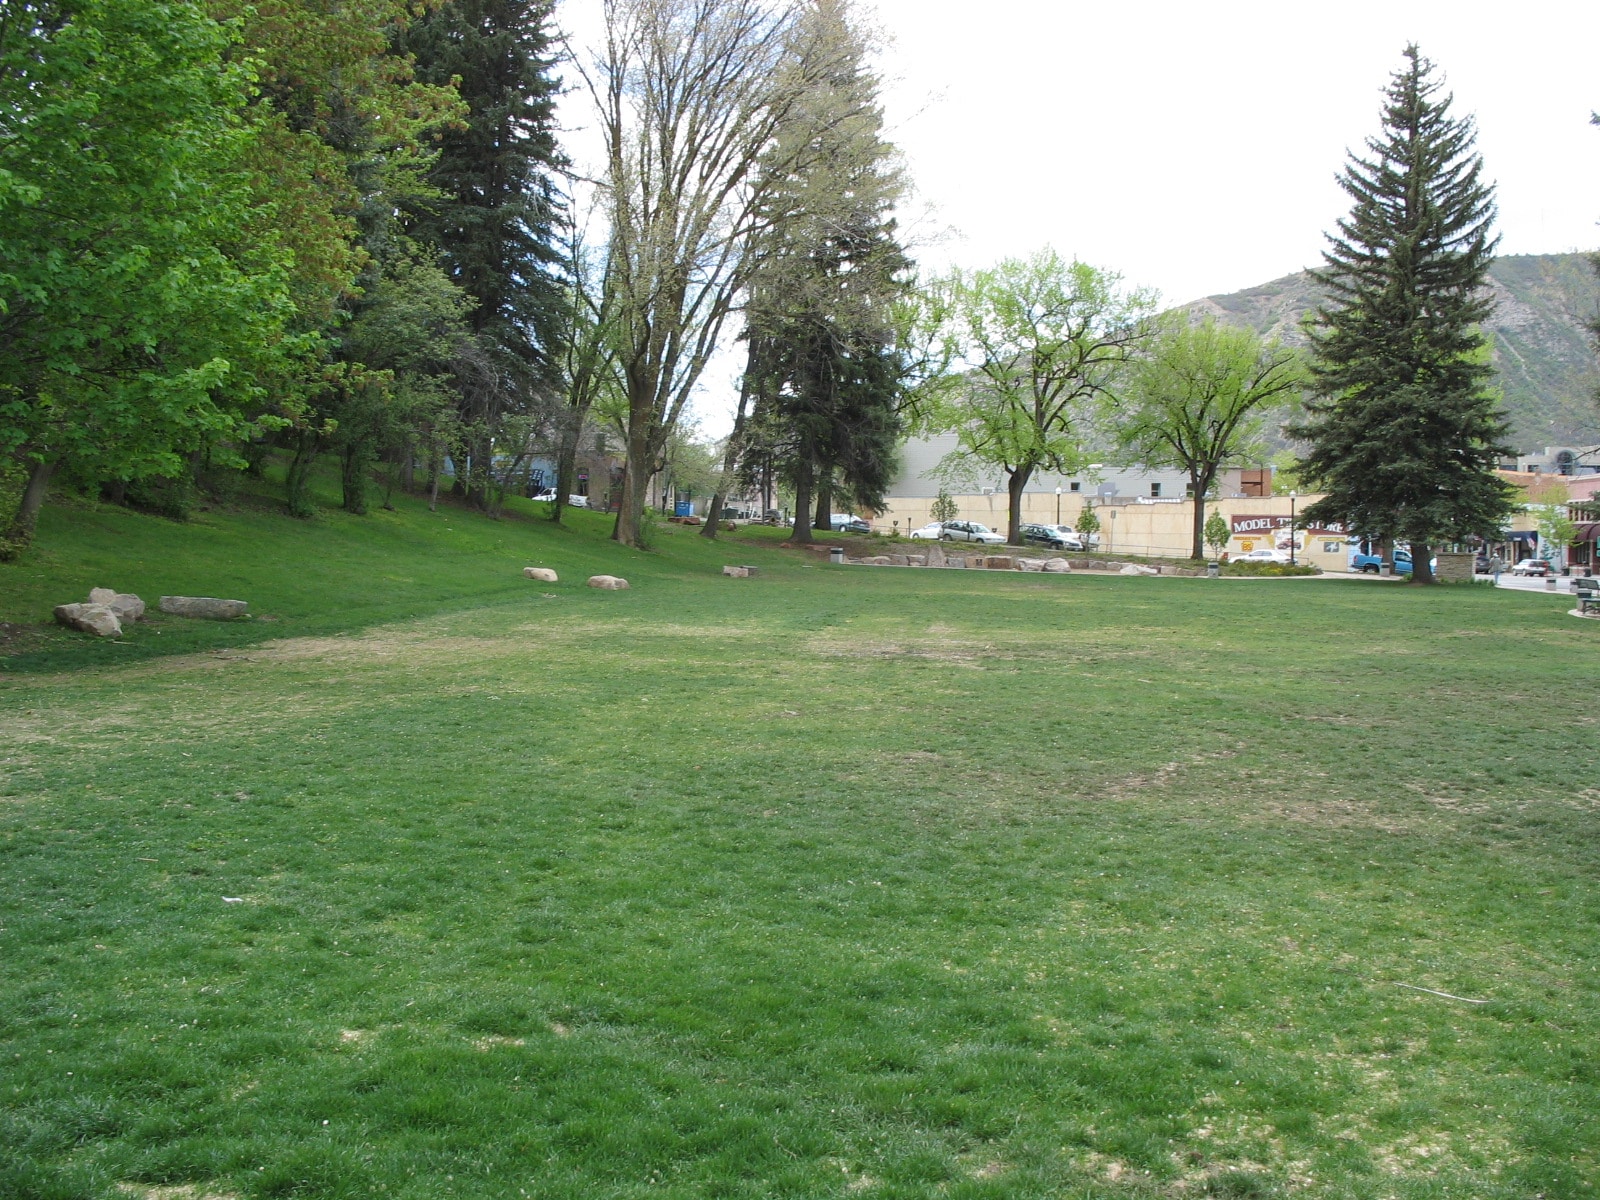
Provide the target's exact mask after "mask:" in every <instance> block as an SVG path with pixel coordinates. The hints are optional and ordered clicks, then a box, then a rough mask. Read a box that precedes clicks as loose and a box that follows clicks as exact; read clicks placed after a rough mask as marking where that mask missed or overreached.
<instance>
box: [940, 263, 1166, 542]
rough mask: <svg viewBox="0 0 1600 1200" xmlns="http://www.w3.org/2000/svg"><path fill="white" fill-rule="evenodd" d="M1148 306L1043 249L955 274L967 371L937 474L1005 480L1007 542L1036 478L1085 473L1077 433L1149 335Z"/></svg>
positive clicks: (953, 401)
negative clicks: (977, 467) (950, 443)
mask: <svg viewBox="0 0 1600 1200" xmlns="http://www.w3.org/2000/svg"><path fill="white" fill-rule="evenodd" d="M1154 308H1155V294H1154V293H1153V292H1150V291H1148V290H1145V289H1132V290H1126V289H1124V288H1123V287H1122V284H1121V278H1120V276H1118V275H1115V274H1113V273H1112V272H1109V271H1103V270H1100V269H1098V268H1095V267H1091V266H1089V265H1088V264H1086V263H1080V262H1070V263H1069V262H1067V261H1066V260H1064V259H1062V258H1061V257H1060V256H1059V255H1058V254H1056V252H1055V251H1054V250H1048V249H1047V250H1042V251H1040V252H1038V253H1036V254H1034V255H1033V256H1032V257H1031V258H1027V259H1015V258H1013V259H1007V260H1005V261H1004V262H1002V263H1000V264H999V265H998V266H996V267H992V268H990V269H988V270H983V271H977V272H974V273H972V274H969V275H963V274H958V275H957V276H956V278H955V281H954V288H953V314H952V335H953V338H954V340H955V343H956V345H957V354H958V358H959V361H961V362H962V363H964V364H965V365H966V367H967V368H968V371H969V374H968V378H967V386H966V387H964V388H961V389H960V390H959V391H956V392H954V393H953V395H952V396H951V397H949V398H947V399H946V401H945V403H944V406H943V414H942V419H941V420H940V421H939V422H938V423H940V424H942V425H943V426H944V427H945V428H947V429H954V430H955V431H956V432H957V434H958V437H959V442H958V445H957V449H956V450H955V451H954V452H953V453H952V454H951V455H950V456H948V457H947V459H946V462H945V463H944V464H942V465H943V467H944V469H945V471H946V473H947V474H958V475H964V476H965V475H970V474H971V465H972V463H973V462H976V463H981V464H984V465H987V466H990V467H998V468H1000V469H1001V470H1002V471H1004V473H1005V476H1006V491H1007V493H1008V497H1009V500H1010V504H1009V508H1008V513H1009V515H1008V522H1009V523H1008V530H1007V532H1008V540H1009V541H1011V542H1017V541H1018V540H1019V538H1020V536H1021V525H1022V495H1023V492H1024V491H1025V490H1026V488H1027V486H1028V481H1029V480H1030V479H1032V478H1033V476H1034V473H1035V472H1037V471H1039V470H1053V471H1063V472H1072V471H1076V470H1077V469H1079V468H1080V467H1081V466H1082V465H1083V459H1084V455H1083V452H1082V450H1081V449H1080V443H1081V441H1082V437H1083V434H1082V430H1081V428H1080V426H1081V425H1082V424H1083V423H1085V422H1086V421H1087V419H1088V417H1089V415H1090V414H1089V410H1090V409H1091V408H1093V407H1097V406H1098V405H1099V404H1100V403H1101V402H1103V400H1104V397H1105V396H1106V395H1107V394H1108V393H1109V392H1110V390H1111V388H1112V386H1113V384H1114V382H1115V381H1116V379H1117V377H1118V375H1119V374H1120V372H1121V371H1122V369H1123V367H1124V364H1126V363H1127V362H1128V360H1129V359H1130V358H1131V357H1132V355H1133V354H1134V352H1135V351H1136V350H1137V349H1138V348H1139V347H1140V346H1141V345H1142V344H1143V343H1144V342H1145V340H1146V339H1147V338H1148V337H1149V336H1150V335H1151V333H1152V332H1153V328H1152V325H1151V322H1150V319H1149V318H1150V317H1151V316H1152V314H1153V312H1154Z"/></svg>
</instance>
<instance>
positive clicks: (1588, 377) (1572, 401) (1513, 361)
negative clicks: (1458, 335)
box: [1185, 254, 1600, 450]
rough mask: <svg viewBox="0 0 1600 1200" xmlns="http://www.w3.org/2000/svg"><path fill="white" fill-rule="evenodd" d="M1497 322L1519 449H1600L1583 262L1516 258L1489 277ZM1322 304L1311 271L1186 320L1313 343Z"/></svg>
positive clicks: (1589, 276)
mask: <svg viewBox="0 0 1600 1200" xmlns="http://www.w3.org/2000/svg"><path fill="white" fill-rule="evenodd" d="M1489 279H1490V282H1489V290H1490V292H1491V293H1492V294H1493V296H1494V299H1495V311H1494V315H1493V316H1492V317H1491V318H1490V319H1489V321H1488V322H1487V323H1486V328H1487V329H1488V331H1489V333H1490V335H1491V337H1492V338H1493V341H1494V362H1495V366H1496V367H1497V368H1499V371H1500V380H1501V387H1502V388H1503V389H1504V390H1505V404H1506V412H1507V413H1508V414H1509V416H1510V418H1511V437H1512V444H1513V445H1514V446H1516V447H1517V448H1518V449H1519V450H1537V449H1540V448H1542V447H1544V446H1550V445H1558V444H1563V443H1572V442H1582V443H1592V442H1594V441H1596V440H1600V409H1597V407H1596V403H1595V395H1596V391H1597V390H1600V359H1597V357H1596V353H1595V348H1594V344H1593V342H1592V341H1591V340H1590V337H1589V333H1588V330H1587V324H1588V322H1590V321H1592V320H1594V319H1595V316H1596V315H1597V314H1600V276H1597V275H1596V274H1595V271H1594V269H1593V268H1592V267H1591V266H1590V264H1589V260H1588V256H1587V255H1583V254H1516V255H1508V256H1506V257H1504V258H1499V259H1496V260H1495V263H1494V266H1493V267H1491V268H1490V271H1489ZM1321 298H1322V294H1321V291H1320V289H1318V287H1317V286H1316V284H1315V283H1313V282H1312V280H1311V278H1310V276H1308V275H1307V274H1306V273H1305V272H1304V271H1301V272H1298V273H1296V274H1294V275H1286V276H1284V277H1283V278H1282V279H1274V280H1272V281H1271V282H1270V283H1263V284H1261V285H1259V286H1257V287H1253V288H1246V289H1245V290H1244V291H1241V292H1233V293H1232V294H1230V295H1226V296H1207V297H1206V298H1205V299H1203V300H1197V301H1195V302H1194V303H1192V304H1189V305H1186V306H1185V308H1186V310H1187V311H1189V312H1192V313H1196V314H1201V315H1204V314H1211V315H1214V316H1215V317H1216V318H1217V319H1218V320H1220V321H1226V322H1229V323H1230V324H1237V325H1248V326H1250V327H1251V328H1252V329H1256V330H1258V331H1260V332H1262V333H1266V334H1272V335H1276V336H1279V337H1282V338H1283V340H1284V341H1285V342H1289V343H1291V344H1295V345H1303V344H1304V343H1305V334H1304V333H1303V331H1302V330H1301V328H1300V322H1301V319H1302V318H1303V317H1304V315H1305V314H1306V312H1307V311H1309V310H1310V309H1311V308H1312V307H1314V306H1315V305H1316V304H1317V303H1318V301H1319V300H1320V299H1321Z"/></svg>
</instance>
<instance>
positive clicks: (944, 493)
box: [928, 487, 961, 525]
mask: <svg viewBox="0 0 1600 1200" xmlns="http://www.w3.org/2000/svg"><path fill="white" fill-rule="evenodd" d="M928 515H929V516H930V517H932V518H933V519H934V520H935V521H938V522H939V524H941V525H943V524H944V523H945V522H946V521H954V520H955V519H956V518H957V517H959V516H960V515H961V510H960V509H958V508H957V507H956V502H955V500H954V499H953V498H952V497H951V495H950V490H949V489H948V488H943V487H941V488H940V489H939V494H938V495H937V496H936V497H934V501H933V507H932V508H931V509H929V510H928Z"/></svg>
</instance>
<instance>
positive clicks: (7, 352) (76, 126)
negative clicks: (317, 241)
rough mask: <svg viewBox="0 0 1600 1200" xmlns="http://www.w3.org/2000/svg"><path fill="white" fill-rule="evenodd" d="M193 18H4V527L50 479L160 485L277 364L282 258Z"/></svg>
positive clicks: (85, 9) (68, 3) (170, 2)
mask: <svg viewBox="0 0 1600 1200" xmlns="http://www.w3.org/2000/svg"><path fill="white" fill-rule="evenodd" d="M230 38H231V34H230V32H229V30H227V29H226V28H224V27H223V26H222V25H221V24H219V23H218V22H217V21H215V20H213V19H211V18H210V17H209V16H208V15H207V14H206V12H205V11H204V9H203V8H202V7H201V6H200V5H199V4H198V3H193V2H189V0H59V2H54V3H50V2H46V3H39V2H28V0H0V455H6V456H10V457H11V458H12V459H13V460H14V461H15V462H17V463H20V464H21V465H22V467H23V469H25V471H26V472H27V476H28V481H27V484H26V486H25V487H24V488H23V489H22V493H21V497H20V500H19V502H18V503H17V505H16V507H15V510H14V511H12V512H8V513H4V514H0V521H4V522H5V525H6V526H7V527H8V532H6V533H5V534H4V541H5V544H6V545H8V546H9V547H11V548H12V550H15V549H17V548H20V546H21V545H23V544H25V543H26V542H27V540H28V539H29V538H30V537H31V535H32V532H33V528H34V522H35V519H36V517H37V514H38V511H39V507H40V505H41V504H42V502H43V500H44V495H45V490H46V488H47V486H48V484H49V481H50V478H51V476H52V475H53V474H54V473H55V472H56V471H57V470H58V469H59V468H61V467H63V466H71V467H73V468H75V469H77V470H78V471H79V472H80V473H81V474H83V475H84V476H85V477H87V478H89V479H123V480H126V479H133V478H138V477H140V476H145V475H153V474H171V473H173V472H175V471H177V470H178V469H179V468H180V467H181V466H182V462H183V456H184V455H185V454H186V453H187V452H188V451H190V450H192V449H194V448H195V447H196V446H198V445H199V443H200V441H201V440H202V439H203V438H204V437H206V436H222V435H225V434H229V433H233V432H236V431H237V430H238V428H239V421H240V419H241V407H242V405H243V404H244V402H245V401H247V400H248V399H249V398H250V396H251V393H252V388H253V386H254V383H255V374H256V372H257V371H258V370H260V369H263V368H264V365H265V363H266V361H267V360H269V359H271V358H272V357H273V356H274V355H275V354H276V353H277V352H278V351H279V349H280V348H281V334H282V330H283V327H284V322H285V319H286V317H287V313H288V298H287V294H286V288H285V276H286V267H287V258H286V256H285V255H284V254H283V253H282V252H281V250H280V248H279V246H278V244H277V243H276V242H275V241H273V240H272V239H270V238H268V239H260V240H257V239H253V238H245V237H241V230H242V229H245V228H248V227H250V226H251V225H252V223H254V222H255V221H256V220H257V219H258V218H259V217H260V215H261V210H260V207H259V204H260V197H259V196H253V195H252V194H251V192H250V191H249V189H248V187H247V186H246V183H245V180H244V177H243V175H242V174H241V165H242V163H243V162H244V161H245V158H246V155H247V152H248V150H249V148H250V138H251V132H250V130H249V129H248V127H247V126H246V125H245V124H244V123H243V122H242V121H241V117H240V113H241V109H242V107H243V104H244V101H245V95H246V88H247V84H248V79H247V75H246V72H245V70H244V68H243V67H241V66H236V65H230V64H229V63H228V62H227V61H226V58H225V55H226V53H227V51H228V48H229V44H230Z"/></svg>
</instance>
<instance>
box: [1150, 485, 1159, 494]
mask: <svg viewBox="0 0 1600 1200" xmlns="http://www.w3.org/2000/svg"><path fill="white" fill-rule="evenodd" d="M1150 494H1151V495H1152V496H1159V495H1161V485H1160V484H1159V483H1152V484H1151V485H1150Z"/></svg>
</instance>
